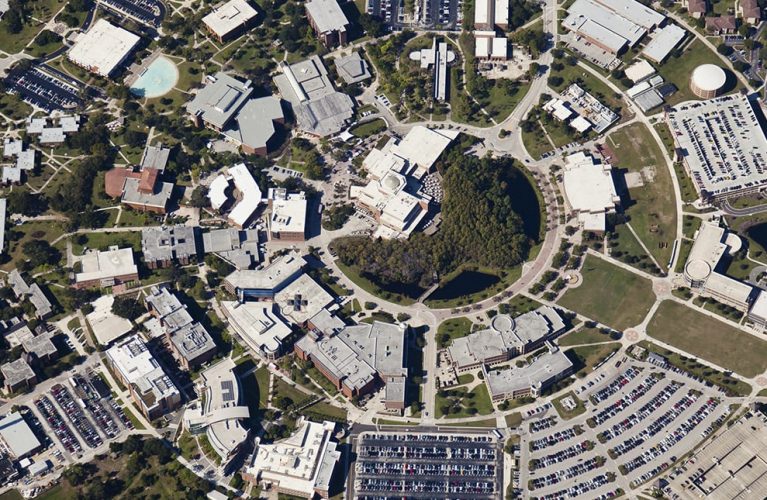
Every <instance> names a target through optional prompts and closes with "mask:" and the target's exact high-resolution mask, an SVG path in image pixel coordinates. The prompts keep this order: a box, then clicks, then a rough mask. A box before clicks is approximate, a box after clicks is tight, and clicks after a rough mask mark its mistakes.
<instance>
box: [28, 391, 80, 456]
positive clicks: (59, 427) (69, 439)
mask: <svg viewBox="0 0 767 500" xmlns="http://www.w3.org/2000/svg"><path fill="white" fill-rule="evenodd" d="M34 404H35V406H36V407H37V409H38V410H39V411H40V414H42V416H43V418H45V420H46V421H47V422H48V425H49V426H50V428H51V429H52V430H53V434H54V435H55V436H56V438H57V439H58V440H59V441H60V442H61V445H62V446H64V449H66V450H67V451H68V452H69V453H80V452H82V451H83V449H82V446H80V442H79V441H78V440H77V438H76V437H75V435H74V433H73V432H72V430H71V429H70V428H69V426H68V425H67V424H66V422H64V419H63V418H62V417H61V414H60V413H59V412H58V410H57V409H56V408H55V407H54V406H53V403H52V402H51V400H50V399H49V398H48V396H43V397H41V398H40V399H36V400H35V401H34Z"/></svg>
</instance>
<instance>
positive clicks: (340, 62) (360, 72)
mask: <svg viewBox="0 0 767 500" xmlns="http://www.w3.org/2000/svg"><path fill="white" fill-rule="evenodd" d="M333 62H334V64H335V65H336V73H338V76H340V77H341V79H342V80H343V81H344V82H345V83H346V84H348V85H352V84H355V83H360V82H364V81H365V80H369V79H370V78H371V76H372V75H371V74H370V69H368V63H367V62H366V61H365V59H363V58H362V56H360V53H359V52H356V51H355V52H352V53H351V54H349V55H348V56H340V57H337V58H335V60H334V61H333Z"/></svg>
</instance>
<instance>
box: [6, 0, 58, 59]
mask: <svg viewBox="0 0 767 500" xmlns="http://www.w3.org/2000/svg"><path fill="white" fill-rule="evenodd" d="M21 4H22V5H24V6H25V9H26V10H27V11H28V13H29V18H28V20H27V22H26V23H24V25H23V27H22V29H21V31H20V32H19V33H10V32H9V31H8V29H7V26H6V22H5V21H3V22H0V50H3V51H5V52H8V53H9V54H15V53H16V52H19V51H21V50H22V49H23V48H24V47H26V45H27V44H28V43H29V42H30V41H31V40H33V39H34V38H35V37H36V36H37V34H38V33H39V32H40V30H41V29H42V28H43V26H45V23H47V22H48V21H49V20H50V19H52V18H53V15H54V14H56V12H58V11H59V9H61V8H62V7H63V6H64V5H63V3H62V2H61V1H60V0H24V1H23V2H21Z"/></svg>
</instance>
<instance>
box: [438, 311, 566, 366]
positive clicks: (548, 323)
mask: <svg viewBox="0 0 767 500" xmlns="http://www.w3.org/2000/svg"><path fill="white" fill-rule="evenodd" d="M564 329H565V324H564V322H563V320H562V317H561V316H560V315H559V313H558V312H557V311H556V310H554V309H553V308H551V307H549V306H541V307H539V308H538V309H536V310H534V311H530V312H527V313H525V314H522V315H520V316H517V317H516V318H512V317H511V316H509V315H508V314H499V315H497V316H495V317H493V319H492V320H491V322H490V327H489V328H486V329H484V330H480V331H477V332H474V333H471V334H469V335H467V336H466V337H461V338H457V339H454V340H453V342H452V344H451V345H450V347H448V349H447V352H448V356H449V359H450V361H451V362H452V363H453V364H454V365H455V368H456V371H458V372H465V371H469V370H472V369H475V368H479V367H480V366H481V365H483V364H488V365H492V364H497V363H502V362H505V361H508V360H509V359H511V358H513V357H516V356H518V355H520V354H524V353H527V352H530V351H532V350H534V349H536V348H538V347H540V346H541V345H542V344H543V343H544V342H546V341H549V340H552V339H554V338H556V336H557V335H559V334H560V333H562V332H563V331H564Z"/></svg>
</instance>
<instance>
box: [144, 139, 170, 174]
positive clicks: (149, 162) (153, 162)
mask: <svg viewBox="0 0 767 500" xmlns="http://www.w3.org/2000/svg"><path fill="white" fill-rule="evenodd" d="M168 156H170V149H169V148H164V147H162V144H158V145H157V146H147V147H146V148H145V149H144V153H143V154H142V155H141V164H140V165H141V170H144V169H145V168H153V169H155V170H159V171H160V172H164V171H165V166H166V165H167V164H168Z"/></svg>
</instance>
